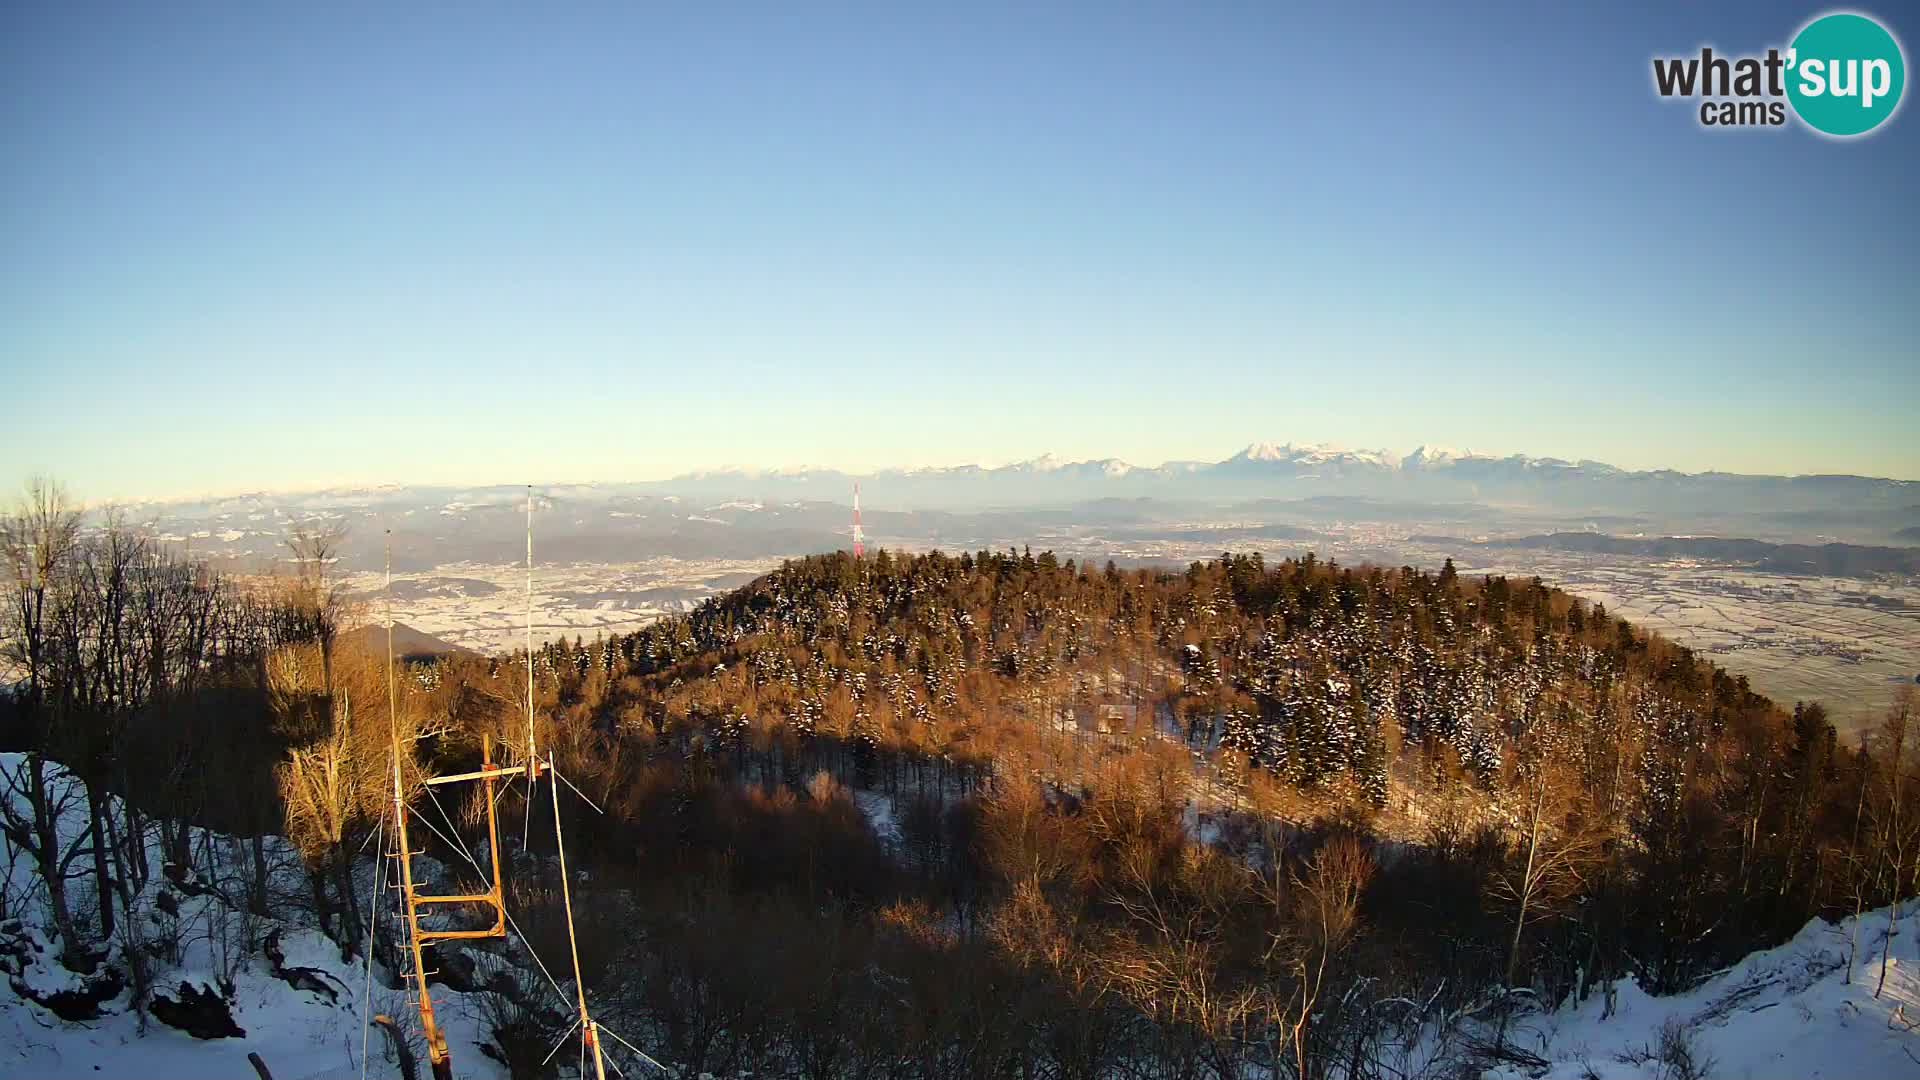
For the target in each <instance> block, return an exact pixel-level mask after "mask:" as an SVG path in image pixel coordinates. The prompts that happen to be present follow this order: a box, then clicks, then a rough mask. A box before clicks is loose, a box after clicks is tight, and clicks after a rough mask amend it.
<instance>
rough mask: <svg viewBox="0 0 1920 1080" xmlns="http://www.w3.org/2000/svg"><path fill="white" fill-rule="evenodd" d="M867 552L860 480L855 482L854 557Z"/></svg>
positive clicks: (859, 556) (861, 555)
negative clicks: (861, 509) (861, 526)
mask: <svg viewBox="0 0 1920 1080" xmlns="http://www.w3.org/2000/svg"><path fill="white" fill-rule="evenodd" d="M866 553H867V534H866V533H864V532H861V531H860V481H858V480H855V481H854V482H853V557H854V558H856V559H858V558H861V557H863V556H865V555H866Z"/></svg>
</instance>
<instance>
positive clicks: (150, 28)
mask: <svg viewBox="0 0 1920 1080" xmlns="http://www.w3.org/2000/svg"><path fill="white" fill-rule="evenodd" d="M558 6H559V7H563V8H565V9H566V10H565V11H564V12H562V13H555V12H552V11H546V10H537V9H536V7H530V6H528V5H507V4H484V3H483V4H460V5H445V6H442V5H433V4H415V5H389V4H373V5H359V4H353V3H337V4H328V5H297V6H296V5H277V4H266V5H238V4H229V3H219V4H211V5H196V4H191V3H188V4H168V5H160V4H147V3H138V4H129V5H125V6H110V5H102V4H43V3H12V4H8V5H5V7H4V8H0V153H3V154H4V157H0V371H4V373H5V377H4V387H5V391H4V397H3V398H0V400H4V402H5V404H4V408H5V410H6V417H5V423H4V425H3V426H0V462H4V463H6V464H7V465H10V466H12V469H11V470H10V471H12V472H15V473H19V474H21V475H24V474H25V473H27V472H28V471H32V470H51V471H53V472H54V473H56V474H58V475H59V476H61V477H63V478H64V479H65V480H66V481H67V482H68V483H69V485H70V486H72V487H73V488H75V489H76V490H77V491H78V492H79V493H81V494H83V495H85V496H87V497H90V498H105V497H125V496H148V495H168V494H181V493H188V492H201V491H221V490H234V489H239V488H262V487H299V486H313V485H316V484H323V483H332V482H367V481H372V482H381V481H401V482H426V481H451V482H468V481H497V482H517V481H520V480H523V479H533V480H592V479H623V478H628V479H641V478H649V477H658V476H665V475H670V474H673V473H676V472H681V471H685V470H687V469H691V468H698V467H707V466H714V465H721V464H749V465H783V464H785V465H791V464H800V463H811V464H828V465H836V466H842V467H850V468H861V467H869V466H877V465H889V464H905V465H916V464H938V463H952V462H960V461H975V460H984V461H988V462H999V461H1007V460H1014V459H1018V458H1024V457H1029V456H1033V455H1037V454H1040V453H1042V452H1049V451H1050V452H1052V453H1055V454H1058V455H1061V456H1066V457H1093V456H1108V455H1114V456H1120V457H1124V458H1127V459H1129V460H1134V461H1138V462H1142V463H1157V462H1159V461H1161V460H1164V459H1169V458H1210V459H1211V458H1219V457H1224V456H1226V455H1227V454H1230V453H1232V452H1233V451H1235V450H1236V449H1238V448H1239V447H1240V446H1241V445H1244V444H1245V443H1247V442H1250V441H1254V440H1267V441H1287V440H1298V441H1333V442H1339V443H1343V444H1347V445H1354V446H1366V447H1372V446H1385V447H1389V448H1393V449H1398V450H1403V451H1404V450H1407V449H1410V448H1412V447H1413V446H1415V445H1417V444H1420V443H1424V442H1431V443H1441V444H1449V445H1455V446H1466V447H1471V448H1474V449H1483V450H1488V451H1499V452H1512V451H1522V452H1528V453H1535V454H1547V455H1555V456H1561V457H1569V458H1580V457H1590V458H1597V459H1601V460H1606V461H1611V462H1614V463H1616V464H1620V465H1624V466H1629V467H1640V468H1644V467H1660V466H1674V467H1680V468H1685V469H1690V470H1698V469H1707V468H1719V469H1730V470H1738V471H1763V472H1786V473H1799V472H1858V473H1866V474H1872V475H1891V476H1899V477H1905V478H1916V477H1920V428H1916V425H1915V423H1914V417H1915V415H1916V413H1920V287H1917V286H1920V280H1917V279H1916V270H1915V256H1916V251H1917V250H1920V244H1917V243H1916V242H1917V241H1920V217H1917V215H1920V211H1916V209H1915V204H1916V202H1917V201H1920V200H1916V198H1915V194H1914V193H1915V191H1916V190H1920V186H1917V185H1920V182H1917V181H1916V176H1917V175H1920V172H1917V171H1916V166H1920V116H1917V115H1916V114H1915V113H1914V111H1913V109H1912V108H1911V107H1908V108H1905V109H1903V110H1902V112H1901V114H1900V115H1899V116H1897V117H1896V118H1895V119H1894V120H1893V121H1892V123H1891V125H1890V126H1889V127H1887V128H1885V129H1883V130H1882V131H1880V132H1879V133H1877V134H1875V135H1873V136H1871V137H1869V138H1866V139H1864V140H1856V141H1853V142H1849V143H1838V142H1832V141H1826V140H1822V139H1819V138H1817V137H1815V136H1813V135H1811V134H1809V133H1808V132H1806V131H1805V130H1803V129H1800V128H1797V127H1792V128H1789V129H1787V130H1772V131H1744V132H1730V133H1712V132H1706V131H1703V130H1701V129H1700V127H1699V126H1698V125H1697V122H1696V120H1695V118H1694V111H1693V107H1692V106H1690V105H1688V104H1685V103H1679V102H1669V101H1661V100H1659V99H1657V98H1656V97H1655V96H1654V94H1653V91H1652V88H1651V77H1650V74H1649V60H1650V58H1651V57H1652V56H1653V55H1655V54H1662V55H1667V54H1673V55H1681V54H1686V53H1689V52H1693V51H1696V50H1697V49H1698V48H1699V46H1700V45H1701V44H1703V43H1710V44H1713V45H1714V46H1716V48H1718V49H1721V50H1724V51H1729V52H1744V51H1761V50H1764V49H1765V48H1766V47H1767V46H1769V45H1784V44H1785V43H1786V41H1787V40H1788V39H1789V38H1790V36H1791V34H1792V33H1793V31H1794V30H1796V29H1797V28H1798V27H1799V26H1800V25H1801V24H1803V23H1804V22H1805V21H1806V20H1807V19H1808V18H1809V17H1811V16H1812V15H1814V14H1816V13H1818V12H1819V11H1821V10H1824V9H1822V8H1819V7H1812V6H1807V7H1802V6H1776V5H1771V4H1729V5H1709V4H1685V5H1645V10H1628V9H1627V8H1626V6H1625V5H1611V4H1609V5H1591V10H1585V11H1573V10H1562V7H1561V6H1559V5H1555V6H1553V7H1552V8H1551V9H1549V8H1543V7H1539V6H1538V5H1531V4H1529V5H1512V6H1489V7H1485V8H1482V9H1479V10H1477V11H1468V10H1466V9H1464V8H1463V9H1461V10H1460V11H1457V12H1455V11H1448V10H1442V9H1444V8H1450V7H1451V5H1428V4H1411V3H1409V4H1389V5H1354V4H1341V5H1337V6H1334V5H1329V6H1328V8H1327V9H1326V10H1324V11H1321V12H1317V13H1316V12H1312V11H1296V10H1291V9H1292V8H1293V7H1294V5H1281V4H1270V3H1260V4H1200V5H1172V4H1170V5H1165V6H1158V5H1145V4H1141V5H1111V4H1090V5H1069V4H1042V5H1009V6H1004V7H1002V6H995V5H988V4H966V5H960V4H951V5H913V4H908V5H899V4H876V5H872V6H867V7H860V6H846V5H838V4H820V5H770V6H765V7H751V6H744V5H731V4H726V5H704V6H703V5H684V6H673V7H665V6H653V5H641V4H627V3H623V4H608V5H604V6H598V5H589V4H571V5H558ZM398 8H404V9H405V10H404V11H402V10H396V9H398ZM268 9H273V10H271V11H269V10H268ZM910 9H918V10H910ZM1023 9H1024V10H1023ZM1868 10H1869V11H1871V10H1872V9H1871V8H1869V9H1868ZM1882 14H1884V15H1886V16H1887V21H1888V22H1889V23H1890V24H1891V26H1892V28H1893V30H1894V32H1895V33H1896V34H1902V35H1906V37H1905V38H1904V40H1906V41H1908V42H1911V41H1913V40H1915V38H1914V37H1913V35H1916V34H1920V27H1917V26H1909V25H1904V24H1903V20H1902V18H1901V16H1902V14H1903V12H1902V11H1900V10H1894V9H1888V10H1886V11H1883V12H1882ZM1908 51H1909V54H1911V53H1912V51H1913V47H1912V45H1911V44H1909V45H1908ZM1911 58H1912V57H1911V55H1910V56H1909V59H1910V60H1911ZM0 479H4V478H0Z"/></svg>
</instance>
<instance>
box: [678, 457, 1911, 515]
mask: <svg viewBox="0 0 1920 1080" xmlns="http://www.w3.org/2000/svg"><path fill="white" fill-rule="evenodd" d="M856 479H857V480H860V481H861V482H862V483H864V484H866V485H868V490H869V492H870V494H871V495H872V496H873V497H874V498H876V499H879V498H885V499H887V500H889V501H891V502H893V503H895V504H905V505H915V506H931V505H940V506H964V505H979V504H1003V505H1020V504H1033V503H1039V502H1058V501H1061V500H1073V499H1094V498H1108V497H1114V498H1135V497H1143V496H1152V497H1157V498H1181V497H1192V498H1268V497H1271V498H1300V497H1306V496H1312V495H1323V494H1338V495H1369V496H1376V497H1401V498H1410V499H1420V500H1456V501H1457V500H1472V501H1480V502H1489V503H1496V504H1514V505H1539V506H1576V505H1577V506H1581V507H1583V508H1587V509H1601V508H1609V509H1611V508H1619V509H1639V510H1647V509H1666V508H1690V509H1722V510H1748V509H1766V510H1790V509H1798V508H1804V509H1821V508H1829V507H1833V506H1838V505H1846V506H1854V507H1873V506H1885V505H1899V506H1905V505H1908V504H1911V503H1916V502H1920V481H1911V480H1887V479H1877V478H1872V477H1862V476H1843V475H1815V476H1792V477H1788V476H1755V475H1748V474H1741V473H1726V472H1704V473H1685V472H1679V471H1676V470H1671V469H1656V470H1649V471H1633V470H1628V469H1622V468H1619V467H1617V466H1613V465H1609V464H1607V463H1605V462H1600V461H1584V460H1583V461H1566V460H1562V459H1560V458H1551V457H1531V456H1528V455H1525V454H1510V455H1505V456H1497V455H1491V454H1478V453H1474V452H1473V451H1471V450H1457V449H1453V448H1450V447H1442V446H1420V447H1416V448H1415V449H1414V450H1413V451H1411V452H1410V453H1406V454H1400V453H1395V452H1394V451H1391V450H1364V449H1348V448H1345V447H1340V446H1334V445H1328V444H1312V443H1292V442H1289V443H1270V442H1256V443H1253V444H1252V445H1250V446H1248V447H1247V448H1246V449H1244V450H1241V451H1240V452H1239V453H1237V454H1234V455H1233V456H1232V457H1229V458H1226V459H1225V460H1222V461H1215V462H1203V461H1169V462H1165V463H1163V464H1160V465H1153V466H1143V465H1134V464H1131V463H1129V462H1125V461H1121V460H1119V459H1118V458H1098V459H1093V460H1087V461H1065V460H1062V459H1060V458H1057V457H1054V456H1053V455H1051V454H1049V455H1043V456H1041V457H1037V458H1033V459H1030V460H1027V461H1021V462H1016V463H1014V464H1011V465H1003V466H998V467H987V466H982V465H960V466H950V467H932V468H914V469H880V470H877V471H875V472H872V473H867V474H862V475H858V476H856V475H854V474H851V473H847V472H844V471H841V470H836V469H825V468H822V469H785V470H759V469H743V468H727V469H719V470H713V471H706V472H696V473H688V474H686V475H683V476H679V477H675V478H674V479H672V480H669V481H664V482H662V483H661V484H660V485H659V487H660V488H662V489H665V490H672V491H685V492H700V493H710V492H718V491H726V492H731V493H746V494H754V495H761V494H764V495H767V496H770V497H784V498H800V497H811V498H837V497H838V494H839V492H840V490H841V489H843V488H846V489H849V490H850V487H851V484H852V483H853V482H854V481H855V480H856Z"/></svg>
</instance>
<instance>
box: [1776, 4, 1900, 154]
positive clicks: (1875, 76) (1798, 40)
mask: <svg viewBox="0 0 1920 1080" xmlns="http://www.w3.org/2000/svg"><path fill="white" fill-rule="evenodd" d="M1906 87H1907V62H1906V57H1905V56H1904V55H1903V54H1902V53H1901V51H1900V43H1899V42H1898V41H1895V40H1894V39H1893V35H1892V34H1890V33H1888V32H1887V29H1886V27H1884V26H1881V25H1880V24H1879V23H1877V22H1875V21H1873V20H1872V19H1869V18H1867V17H1866V16H1865V15H1855V14H1852V13H1851V12H1843V13H1838V14H1833V15H1822V16H1821V17H1820V18H1818V19H1815V20H1813V21H1812V22H1810V23H1808V24H1807V25H1806V28H1805V29H1803V30H1801V31H1800V34H1799V36H1797V37H1795V38H1794V39H1793V45H1792V47H1791V48H1789V49H1788V51H1787V100H1788V101H1790V102H1792V103H1793V111H1794V112H1796V113H1798V114H1799V115H1800V119H1801V120H1804V121H1806V123H1807V126H1808V127H1811V128H1813V129H1814V130H1815V131H1819V132H1823V133H1825V134H1828V135H1837V136H1840V137H1842V138H1844V137H1847V136H1850V135H1864V134H1866V133H1867V132H1869V131H1872V130H1873V129H1874V128H1877V127H1879V126H1880V125H1881V124H1883V123H1885V122H1886V119H1887V118H1888V117H1890V116H1892V115H1893V112H1894V110H1895V109H1897V108H1899V107H1900V93H1901V91H1903V90H1905V89H1906Z"/></svg>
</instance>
